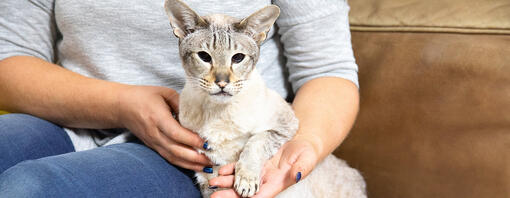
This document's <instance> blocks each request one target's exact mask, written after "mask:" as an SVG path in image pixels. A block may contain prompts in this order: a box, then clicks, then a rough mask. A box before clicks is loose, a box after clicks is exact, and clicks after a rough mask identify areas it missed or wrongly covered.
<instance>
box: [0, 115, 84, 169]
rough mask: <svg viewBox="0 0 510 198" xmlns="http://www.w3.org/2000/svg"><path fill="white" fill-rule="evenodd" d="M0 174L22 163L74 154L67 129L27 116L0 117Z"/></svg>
mask: <svg viewBox="0 0 510 198" xmlns="http://www.w3.org/2000/svg"><path fill="white" fill-rule="evenodd" d="M0 151H1V152H0V159H2V160H0V174H1V173H2V172H3V171H5V170H6V169H8V168H10V167H12V166H14V165H16V164H17V163H19V162H22V161H25V160H31V159H39V158H42V157H47V156H52V155H58V154H63V153H68V152H73V151H74V146H73V144H72V142H71V140H70V138H69V136H68V135H67V133H66V132H65V131H64V129H63V128H62V127H60V126H58V125H55V124H53V123H51V122H48V121H45V120H42V119H40V118H37V117H34V116H31V115H27V114H6V115H2V116H0Z"/></svg>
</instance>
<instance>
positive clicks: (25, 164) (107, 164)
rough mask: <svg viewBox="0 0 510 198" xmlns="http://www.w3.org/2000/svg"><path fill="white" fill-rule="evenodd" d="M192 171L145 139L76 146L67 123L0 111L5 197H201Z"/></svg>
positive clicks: (0, 182) (0, 174) (0, 184)
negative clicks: (165, 156) (88, 147)
mask: <svg viewBox="0 0 510 198" xmlns="http://www.w3.org/2000/svg"><path fill="white" fill-rule="evenodd" d="M189 174H190V172H189V171H187V170H183V169H179V168H176V167H174V166H172V165H171V164H169V163H168V162H166V161H165V160H164V159H163V158H162V157H161V156H159V155H158V154H157V153H156V152H154V151H153V150H151V149H149V148H148V147H146V146H145V145H143V144H140V143H124V144H117V145H112V146H106V147H101V148H96V149H92V150H88V151H82V152H74V147H73V145H72V143H71V141H70V139H69V136H68V135H67V134H66V133H65V131H64V130H63V129H62V127H59V126H57V125H55V124H52V123H50V122H48V121H45V120H41V119H39V118H36V117H33V116H29V115H25V114H7V115H2V116H0V197H186V198H187V197H200V191H199V190H198V189H197V188H196V186H195V185H194V182H193V180H192V179H191V178H190V177H189Z"/></svg>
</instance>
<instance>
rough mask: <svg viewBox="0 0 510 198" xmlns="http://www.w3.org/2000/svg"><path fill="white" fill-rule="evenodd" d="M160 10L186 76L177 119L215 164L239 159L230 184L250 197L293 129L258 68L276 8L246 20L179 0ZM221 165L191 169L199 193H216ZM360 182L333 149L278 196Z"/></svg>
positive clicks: (354, 191)
mask: <svg viewBox="0 0 510 198" xmlns="http://www.w3.org/2000/svg"><path fill="white" fill-rule="evenodd" d="M165 9H166V12H167V14H168V16H169V19H170V23H171V25H172V28H173V33H174V35H175V36H177V37H178V38H179V50H180V56H181V59H182V62H183V67H184V70H185V71H186V75H187V79H186V84H185V86H184V89H183V90H182V93H181V95H180V104H179V111H180V112H179V121H180V123H181V124H182V125H183V126H184V127H186V128H189V129H191V130H192V131H195V132H197V133H198V134H199V135H200V136H201V137H202V138H204V139H205V140H206V141H207V142H208V145H209V146H210V149H209V150H206V151H203V150H200V149H199V151H201V152H204V153H205V155H206V156H207V157H208V158H209V159H211V161H212V162H213V163H215V164H217V165H226V164H228V163H232V162H237V163H236V166H235V187H234V188H235V190H236V191H237V192H238V193H239V194H240V195H241V196H243V197H250V196H253V195H254V194H255V193H256V192H257V191H258V190H259V185H260V179H261V170H262V167H263V165H264V163H265V162H266V161H267V160H268V159H269V158H270V157H271V156H272V155H274V154H275V153H276V151H278V149H279V148H280V147H281V146H282V145H283V144H284V143H285V142H287V141H288V140H289V139H291V138H292V137H293V136H294V135H295V133H296V131H297V129H298V120H297V118H296V116H295V115H294V112H293V111H292V108H291V107H290V105H289V104H288V103H287V102H286V101H285V100H284V99H283V98H282V97H281V96H280V95H278V94H277V93H276V92H274V91H272V90H270V89H268V88H266V86H265V84H264V82H263V80H262V78H261V76H260V75H259V73H258V72H257V69H256V68H255V64H256V62H257V59H258V56H259V45H260V44H261V42H262V41H263V40H264V39H265V38H266V34H267V32H268V31H269V29H270V28H271V27H272V26H273V24H274V22H275V20H276V18H277V17H278V15H279V8H278V7H277V6H267V7H265V8H263V9H261V10H259V11H257V12H256V13H254V14H252V15H250V16H249V17H247V18H246V19H243V20H239V19H235V18H232V17H229V16H226V15H219V14H217V15H209V16H204V17H201V16H199V15H198V14H196V13H195V12H194V11H193V10H192V9H191V8H189V7H188V6H187V5H186V4H184V3H183V2H181V1H180V0H166V2H165ZM239 53H240V54H242V55H239ZM236 54H237V55H236ZM241 56H244V57H243V58H240V57H241ZM239 60H241V61H239ZM220 87H223V89H222V88H220ZM218 167H219V166H214V167H213V170H214V172H213V174H207V173H196V177H197V181H198V183H199V185H200V188H201V192H202V194H203V196H204V197H209V196H210V194H211V193H212V192H213V190H212V189H209V188H208V187H209V186H208V180H209V179H212V178H214V177H216V176H217V170H218ZM364 189H365V183H364V181H363V178H362V177H361V175H360V174H359V173H358V172H357V171H356V170H355V169H352V168H350V167H348V166H347V164H346V163H345V162H344V161H342V160H339V159H337V158H335V157H334V156H332V155H330V156H328V157H327V158H326V159H325V160H324V161H323V162H322V163H320V164H319V165H318V166H317V167H316V169H315V170H314V171H312V173H311V174H310V175H309V176H308V177H306V178H305V179H303V180H302V181H300V182H299V183H298V184H296V185H293V186H292V187H290V188H289V189H287V190H285V191H284V192H282V193H281V194H279V195H278V197H364V196H365V192H364Z"/></svg>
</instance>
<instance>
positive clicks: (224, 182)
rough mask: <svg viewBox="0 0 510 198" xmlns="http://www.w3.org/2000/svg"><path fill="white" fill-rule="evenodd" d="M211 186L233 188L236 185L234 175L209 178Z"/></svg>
mask: <svg viewBox="0 0 510 198" xmlns="http://www.w3.org/2000/svg"><path fill="white" fill-rule="evenodd" d="M209 186H216V187H219V188H232V186H234V175H227V176H218V177H215V178H212V179H210V180H209Z"/></svg>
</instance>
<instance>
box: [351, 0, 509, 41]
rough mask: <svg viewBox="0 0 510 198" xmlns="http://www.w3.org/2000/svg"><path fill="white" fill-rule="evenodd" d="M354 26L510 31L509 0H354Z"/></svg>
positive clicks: (420, 30)
mask: <svg viewBox="0 0 510 198" xmlns="http://www.w3.org/2000/svg"><path fill="white" fill-rule="evenodd" d="M349 4H350V6H351V12H350V23H351V28H352V29H353V30H364V31H413V32H417V31H418V32H461V33H498V34H510V1H509V0H427V1H424V0H353V1H349Z"/></svg>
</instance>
